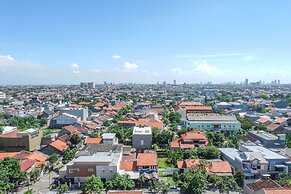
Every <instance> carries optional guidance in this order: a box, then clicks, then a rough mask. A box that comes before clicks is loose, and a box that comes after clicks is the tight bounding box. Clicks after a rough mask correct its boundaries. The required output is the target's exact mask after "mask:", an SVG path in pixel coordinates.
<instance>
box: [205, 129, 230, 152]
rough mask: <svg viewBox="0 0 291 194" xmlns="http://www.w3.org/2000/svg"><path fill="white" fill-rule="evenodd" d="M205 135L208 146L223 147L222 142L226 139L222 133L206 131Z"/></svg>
mask: <svg viewBox="0 0 291 194" xmlns="http://www.w3.org/2000/svg"><path fill="white" fill-rule="evenodd" d="M205 133H206V136H207V139H208V141H209V144H210V145H214V146H216V147H220V148H221V147H224V142H225V141H226V139H225V136H224V135H223V134H222V133H216V132H213V131H206V132H205Z"/></svg>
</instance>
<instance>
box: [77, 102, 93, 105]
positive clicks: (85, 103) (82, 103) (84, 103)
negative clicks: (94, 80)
mask: <svg viewBox="0 0 291 194" xmlns="http://www.w3.org/2000/svg"><path fill="white" fill-rule="evenodd" d="M88 104H91V102H80V103H79V105H88Z"/></svg>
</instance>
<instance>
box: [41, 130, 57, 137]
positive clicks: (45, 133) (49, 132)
mask: <svg viewBox="0 0 291 194" xmlns="http://www.w3.org/2000/svg"><path fill="white" fill-rule="evenodd" d="M58 130H60V129H48V128H46V129H43V130H42V132H43V136H46V135H49V134H52V133H54V132H56V131H58Z"/></svg>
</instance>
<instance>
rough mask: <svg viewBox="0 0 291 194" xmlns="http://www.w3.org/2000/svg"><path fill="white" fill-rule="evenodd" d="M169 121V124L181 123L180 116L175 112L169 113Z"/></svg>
mask: <svg viewBox="0 0 291 194" xmlns="http://www.w3.org/2000/svg"><path fill="white" fill-rule="evenodd" d="M169 121H170V122H171V123H179V122H180V121H181V115H180V114H179V113H177V112H170V114H169Z"/></svg>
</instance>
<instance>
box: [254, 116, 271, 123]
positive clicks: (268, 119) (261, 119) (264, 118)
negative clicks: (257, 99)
mask: <svg viewBox="0 0 291 194" xmlns="http://www.w3.org/2000/svg"><path fill="white" fill-rule="evenodd" d="M256 123H258V124H263V125H270V124H271V123H272V120H271V119H270V118H268V117H261V118H259V119H258V120H257V121H256Z"/></svg>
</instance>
